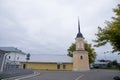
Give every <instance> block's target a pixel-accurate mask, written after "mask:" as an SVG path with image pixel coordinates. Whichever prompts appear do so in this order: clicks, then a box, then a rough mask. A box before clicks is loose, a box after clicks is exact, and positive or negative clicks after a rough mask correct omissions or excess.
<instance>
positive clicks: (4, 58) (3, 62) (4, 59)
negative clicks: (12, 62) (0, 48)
mask: <svg viewBox="0 0 120 80" xmlns="http://www.w3.org/2000/svg"><path fill="white" fill-rule="evenodd" d="M7 55H8V53H5V54H4V56H3V61H2V65H1V69H0V71H1V72H3V69H4V64H5V61H6V56H7Z"/></svg>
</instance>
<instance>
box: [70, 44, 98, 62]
mask: <svg viewBox="0 0 120 80" xmlns="http://www.w3.org/2000/svg"><path fill="white" fill-rule="evenodd" d="M75 50H76V44H75V43H72V44H71V46H70V47H69V49H68V56H70V57H73V51H75ZM85 50H86V51H88V56H89V63H93V62H94V61H95V59H96V52H95V51H94V49H93V48H92V46H91V44H88V43H87V42H85Z"/></svg>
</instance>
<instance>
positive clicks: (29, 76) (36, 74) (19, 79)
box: [15, 72, 40, 80]
mask: <svg viewBox="0 0 120 80" xmlns="http://www.w3.org/2000/svg"><path fill="white" fill-rule="evenodd" d="M38 75H40V73H38V72H37V73H35V74H32V75H28V76H25V77H21V78H17V79H15V80H21V79H26V78H31V77H35V76H38Z"/></svg>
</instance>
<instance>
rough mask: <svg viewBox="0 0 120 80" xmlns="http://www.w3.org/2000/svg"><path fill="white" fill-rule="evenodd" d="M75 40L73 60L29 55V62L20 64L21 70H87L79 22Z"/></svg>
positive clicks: (87, 64) (86, 57)
mask: <svg viewBox="0 0 120 80" xmlns="http://www.w3.org/2000/svg"><path fill="white" fill-rule="evenodd" d="M75 40H76V51H74V52H73V58H71V57H69V56H67V55H53V54H49V55H47V54H44V55H42V54H39V55H38V54H36V55H35V54H34V55H33V54H31V57H30V60H29V61H27V62H22V64H23V68H28V69H37V70H74V71H81V70H89V60H88V52H87V51H85V48H84V37H83V35H82V33H81V32H80V24H79V20H78V33H77V36H76V38H75Z"/></svg>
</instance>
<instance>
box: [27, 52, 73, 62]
mask: <svg viewBox="0 0 120 80" xmlns="http://www.w3.org/2000/svg"><path fill="white" fill-rule="evenodd" d="M28 62H41V63H72V58H71V57H69V56H67V55H56V54H31V55H30V60H29V61H28Z"/></svg>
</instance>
